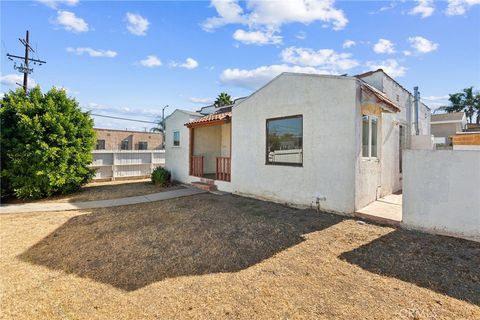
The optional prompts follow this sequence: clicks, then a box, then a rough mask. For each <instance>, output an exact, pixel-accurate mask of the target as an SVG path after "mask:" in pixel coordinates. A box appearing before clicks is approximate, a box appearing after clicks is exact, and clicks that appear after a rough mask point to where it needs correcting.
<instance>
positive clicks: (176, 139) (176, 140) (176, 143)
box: [173, 131, 180, 147]
mask: <svg viewBox="0 0 480 320" xmlns="http://www.w3.org/2000/svg"><path fill="white" fill-rule="evenodd" d="M173 145H174V146H175V147H179V146H180V131H173Z"/></svg>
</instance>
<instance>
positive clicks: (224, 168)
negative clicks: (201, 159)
mask: <svg viewBox="0 0 480 320" xmlns="http://www.w3.org/2000/svg"><path fill="white" fill-rule="evenodd" d="M230 170H231V168H230V158H228V157H217V171H216V174H215V179H216V180H223V181H230V178H231V174H230Z"/></svg>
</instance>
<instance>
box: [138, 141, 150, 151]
mask: <svg viewBox="0 0 480 320" xmlns="http://www.w3.org/2000/svg"><path fill="white" fill-rule="evenodd" d="M147 149H148V142H147V141H140V142H139V143H138V150H147Z"/></svg>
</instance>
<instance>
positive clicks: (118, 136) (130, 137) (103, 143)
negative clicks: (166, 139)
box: [94, 128, 163, 150]
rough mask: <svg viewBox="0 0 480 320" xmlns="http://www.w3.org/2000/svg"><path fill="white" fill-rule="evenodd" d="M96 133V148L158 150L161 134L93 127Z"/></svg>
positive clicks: (160, 143)
mask: <svg viewBox="0 0 480 320" xmlns="http://www.w3.org/2000/svg"><path fill="white" fill-rule="evenodd" d="M94 130H95V132H96V134H97V144H96V146H95V149H96V150H160V149H163V143H162V142H163V141H162V134H161V133H157V132H155V133H154V132H142V131H127V130H115V129H99V128H95V129H94Z"/></svg>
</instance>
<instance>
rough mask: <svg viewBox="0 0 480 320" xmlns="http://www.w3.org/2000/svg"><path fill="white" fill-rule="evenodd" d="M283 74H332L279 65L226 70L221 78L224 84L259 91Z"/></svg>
mask: <svg viewBox="0 0 480 320" xmlns="http://www.w3.org/2000/svg"><path fill="white" fill-rule="evenodd" d="M282 72H297V73H309V74H331V72H330V71H328V70H322V69H318V68H314V67H302V66H290V65H287V64H277V65H269V66H261V67H258V68H255V69H238V68H235V69H226V70H224V71H223V72H222V74H221V76H220V81H221V82H222V83H223V84H229V85H233V86H238V87H242V88H247V89H252V90H255V89H258V88H259V87H260V86H262V85H264V84H265V83H267V82H268V81H270V80H272V79H273V78H274V77H276V76H278V75H279V74H281V73H282Z"/></svg>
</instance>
